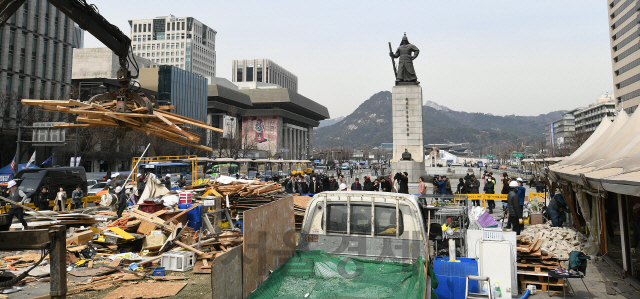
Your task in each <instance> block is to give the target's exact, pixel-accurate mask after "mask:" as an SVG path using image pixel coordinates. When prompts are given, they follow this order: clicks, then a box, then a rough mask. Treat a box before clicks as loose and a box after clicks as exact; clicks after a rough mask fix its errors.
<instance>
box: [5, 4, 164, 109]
mask: <svg viewBox="0 0 640 299" xmlns="http://www.w3.org/2000/svg"><path fill="white" fill-rule="evenodd" d="M48 1H49V3H51V4H53V6H55V7H57V8H58V9H59V10H60V11H61V12H62V13H64V14H65V15H67V16H68V17H69V18H70V19H72V20H73V21H74V22H76V23H77V24H78V26H80V28H82V29H84V30H86V31H88V32H89V33H91V35H93V36H95V37H96V38H97V39H98V40H100V41H101V42H102V43H103V44H104V45H105V46H107V47H108V48H109V49H111V50H112V51H113V52H114V53H115V54H116V55H117V56H118V58H119V62H120V69H119V70H118V74H117V76H118V78H117V80H118V82H119V83H120V85H121V88H120V91H119V92H118V94H105V95H100V96H96V97H94V99H93V100H94V101H104V100H113V99H115V100H116V101H117V102H116V112H128V111H126V101H127V99H133V100H134V101H136V102H139V101H143V102H144V103H142V102H141V103H139V104H142V106H146V107H147V108H148V112H150V111H152V110H153V106H157V104H156V103H155V99H154V98H153V97H151V96H144V95H143V96H142V97H140V96H138V97H135V96H132V94H133V92H132V91H131V88H130V83H131V79H136V78H138V66H137V64H136V62H135V60H134V59H133V56H132V55H131V54H130V53H129V49H130V48H131V39H130V38H129V37H128V36H127V35H125V34H124V33H122V31H120V29H118V27H116V26H115V25H113V24H111V23H109V21H107V20H106V19H105V18H104V17H103V16H102V15H100V13H98V9H97V8H96V6H95V5H92V4H88V3H87V2H86V1H85V0H48ZM24 2H26V0H0V26H1V25H3V24H4V23H5V22H6V21H7V20H8V19H9V18H10V17H11V16H12V15H13V14H14V13H15V12H16V11H17V10H18V8H20V6H22V4H24ZM130 55H131V56H130ZM129 62H131V63H132V66H133V68H134V69H135V70H136V74H135V75H133V76H132V75H131V72H130V71H129Z"/></svg>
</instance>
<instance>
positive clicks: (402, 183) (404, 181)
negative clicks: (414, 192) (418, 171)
mask: <svg viewBox="0 0 640 299" xmlns="http://www.w3.org/2000/svg"><path fill="white" fill-rule="evenodd" d="M408 175H409V174H408V173H407V172H402V173H401V176H400V180H399V181H398V186H399V188H400V189H399V190H398V193H404V194H409V178H408V177H407V176H408Z"/></svg>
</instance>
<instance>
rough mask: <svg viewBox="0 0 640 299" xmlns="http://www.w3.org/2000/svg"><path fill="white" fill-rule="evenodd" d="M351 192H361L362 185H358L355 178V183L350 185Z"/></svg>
mask: <svg viewBox="0 0 640 299" xmlns="http://www.w3.org/2000/svg"><path fill="white" fill-rule="evenodd" d="M351 191H362V184H360V179H358V178H356V181H355V182H354V183H353V184H351Z"/></svg>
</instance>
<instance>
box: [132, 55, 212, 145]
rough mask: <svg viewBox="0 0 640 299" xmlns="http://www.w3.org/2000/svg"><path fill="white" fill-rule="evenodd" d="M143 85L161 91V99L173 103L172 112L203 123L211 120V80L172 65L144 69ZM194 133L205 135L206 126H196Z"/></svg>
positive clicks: (159, 92) (159, 96)
mask: <svg viewBox="0 0 640 299" xmlns="http://www.w3.org/2000/svg"><path fill="white" fill-rule="evenodd" d="M138 80H139V82H140V86H141V87H142V88H146V89H149V90H153V91H157V92H158V101H159V102H160V103H162V104H163V105H173V106H174V107H175V109H174V110H173V111H171V112H172V113H175V114H178V115H182V116H186V117H189V118H192V119H195V120H198V121H201V122H206V121H207V79H206V78H204V77H203V76H200V75H198V74H194V73H192V72H188V71H185V70H183V69H180V68H178V67H175V66H172V65H160V66H158V67H155V68H142V69H140V77H139V78H138ZM192 131H193V132H194V133H196V134H199V135H201V136H203V138H202V139H201V141H200V143H201V144H204V143H205V138H204V135H203V134H204V133H205V132H204V129H200V128H193V130H192Z"/></svg>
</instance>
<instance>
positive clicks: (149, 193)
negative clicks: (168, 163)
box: [138, 173, 170, 204]
mask: <svg viewBox="0 0 640 299" xmlns="http://www.w3.org/2000/svg"><path fill="white" fill-rule="evenodd" d="M169 192H170V191H169V190H168V189H167V188H166V187H165V186H164V185H163V184H161V183H160V181H159V180H158V179H157V178H156V176H155V175H154V174H153V173H150V174H149V176H148V177H147V185H145V187H144V191H143V192H142V195H140V198H138V204H142V203H144V200H145V199H147V198H156V197H161V196H162V195H165V194H167V193H169Z"/></svg>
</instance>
